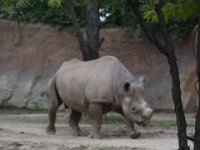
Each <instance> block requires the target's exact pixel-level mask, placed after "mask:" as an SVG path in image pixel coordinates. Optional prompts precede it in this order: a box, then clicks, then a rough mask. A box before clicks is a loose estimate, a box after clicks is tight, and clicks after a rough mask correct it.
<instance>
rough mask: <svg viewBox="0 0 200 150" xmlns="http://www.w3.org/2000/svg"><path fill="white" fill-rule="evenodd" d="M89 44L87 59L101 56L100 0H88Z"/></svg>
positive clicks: (87, 30) (87, 29)
mask: <svg viewBox="0 0 200 150" xmlns="http://www.w3.org/2000/svg"><path fill="white" fill-rule="evenodd" d="M86 15H87V26H86V34H87V46H88V53H87V56H86V57H85V60H93V59H97V58H99V0H96V1H94V0H88V1H87V11H86Z"/></svg>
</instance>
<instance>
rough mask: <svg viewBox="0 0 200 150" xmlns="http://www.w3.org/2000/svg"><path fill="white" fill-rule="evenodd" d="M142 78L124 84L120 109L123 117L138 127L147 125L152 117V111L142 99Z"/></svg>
mask: <svg viewBox="0 0 200 150" xmlns="http://www.w3.org/2000/svg"><path fill="white" fill-rule="evenodd" d="M143 84H144V78H143V77H141V78H140V79H139V80H138V81H135V80H134V81H127V82H125V84H124V87H123V88H124V89H123V90H124V99H123V100H122V109H123V113H124V115H125V117H126V118H127V119H129V120H131V121H133V122H135V123H137V124H138V125H141V126H146V125H148V124H149V122H150V119H151V117H152V115H153V110H152V109H151V108H150V107H148V105H147V102H146V101H145V100H144V99H143V94H144V88H143Z"/></svg>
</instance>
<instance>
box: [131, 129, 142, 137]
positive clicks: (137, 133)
mask: <svg viewBox="0 0 200 150" xmlns="http://www.w3.org/2000/svg"><path fill="white" fill-rule="evenodd" d="M139 136H141V133H140V132H138V131H135V132H132V133H131V134H130V137H131V138H132V139H137V138H138V137H139Z"/></svg>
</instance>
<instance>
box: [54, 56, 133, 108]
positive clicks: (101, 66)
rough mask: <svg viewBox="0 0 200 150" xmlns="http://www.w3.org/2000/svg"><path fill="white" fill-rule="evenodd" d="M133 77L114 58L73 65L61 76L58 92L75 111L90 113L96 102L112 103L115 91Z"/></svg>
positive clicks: (64, 67)
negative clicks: (89, 105) (90, 104)
mask: <svg viewBox="0 0 200 150" xmlns="http://www.w3.org/2000/svg"><path fill="white" fill-rule="evenodd" d="M128 76H130V73H129V72H128V71H127V69H126V68H125V67H124V66H123V65H122V64H121V63H120V61H119V60H118V59H117V58H115V57H113V56H105V57H102V58H99V59H96V60H93V61H88V62H83V61H70V62H66V63H64V64H63V65H62V66H61V68H60V69H59V71H58V72H57V79H56V80H57V81H56V82H57V86H58V87H57V88H58V91H59V94H60V96H61V98H62V99H63V101H64V102H65V103H66V104H67V105H68V106H69V107H72V108H75V109H79V110H80V109H81V110H82V111H86V110H87V104H88V103H90V102H92V101H98V102H100V101H101V102H108V103H112V102H113V100H114V90H115V88H118V87H119V86H120V85H121V84H122V82H124V80H126V78H127V77H128Z"/></svg>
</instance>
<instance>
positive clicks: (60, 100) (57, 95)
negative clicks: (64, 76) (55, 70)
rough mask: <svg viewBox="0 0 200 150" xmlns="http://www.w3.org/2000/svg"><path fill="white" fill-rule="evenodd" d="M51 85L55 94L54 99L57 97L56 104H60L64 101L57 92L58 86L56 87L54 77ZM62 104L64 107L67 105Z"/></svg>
mask: <svg viewBox="0 0 200 150" xmlns="http://www.w3.org/2000/svg"><path fill="white" fill-rule="evenodd" d="M52 84H53V87H54V90H55V91H54V92H55V96H56V99H57V101H58V105H61V104H62V103H64V102H63V100H62V98H61V97H60V94H59V92H58V88H57V84H56V79H55V78H54V80H53V83H52ZM64 106H65V108H68V106H67V105H65V104H64Z"/></svg>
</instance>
